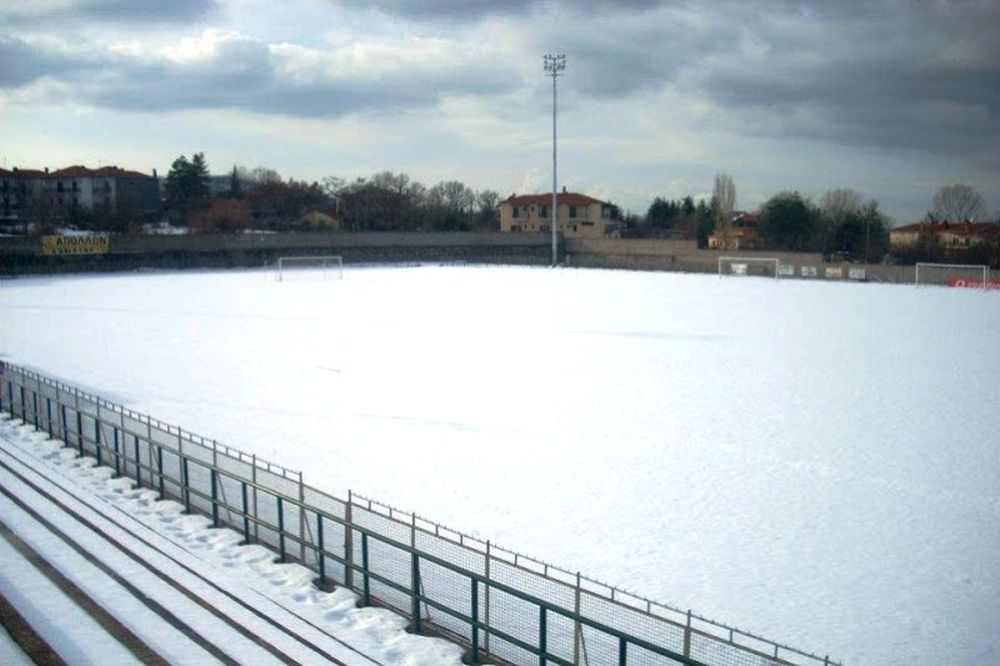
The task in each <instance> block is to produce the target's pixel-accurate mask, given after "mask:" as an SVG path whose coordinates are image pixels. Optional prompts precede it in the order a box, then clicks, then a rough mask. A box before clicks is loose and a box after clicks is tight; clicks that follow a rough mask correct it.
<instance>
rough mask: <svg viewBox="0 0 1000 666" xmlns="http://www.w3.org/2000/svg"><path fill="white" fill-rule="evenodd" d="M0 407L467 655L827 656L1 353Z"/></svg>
mask: <svg viewBox="0 0 1000 666" xmlns="http://www.w3.org/2000/svg"><path fill="white" fill-rule="evenodd" d="M0 411H3V412H6V413H9V415H10V417H11V418H13V419H20V420H22V421H23V422H24V423H26V424H30V425H33V426H34V427H35V428H36V429H38V430H43V431H45V432H47V433H48V435H49V436H50V437H52V438H55V439H58V440H61V441H62V442H63V443H64V445H65V446H69V447H73V448H74V449H76V450H77V452H78V454H79V455H80V456H93V457H95V458H96V459H97V462H98V464H99V465H107V466H109V467H113V468H114V470H115V473H116V474H117V475H121V476H127V477H130V478H133V479H135V481H136V483H137V484H138V485H139V486H142V487H147V488H151V489H154V490H156V491H158V492H159V494H160V496H161V497H162V498H169V499H172V500H176V501H178V502H181V503H183V504H184V506H185V509H186V510H187V511H189V512H197V513H200V514H203V515H205V516H207V517H209V518H210V519H211V520H212V522H213V524H214V525H215V526H218V527H228V528H231V529H234V530H236V531H239V532H241V533H242V534H243V537H244V540H245V541H246V542H247V543H259V544H263V545H265V546H267V547H269V548H272V549H273V550H274V551H275V553H276V555H277V558H278V560H280V561H285V562H297V563H299V564H302V565H304V566H306V567H309V568H310V569H312V570H313V571H314V572H315V573H316V574H317V579H316V584H317V585H319V586H320V587H322V588H324V589H331V588H332V587H334V586H343V587H347V588H349V589H351V590H353V591H354V592H355V593H357V594H358V595H359V597H360V600H359V605H378V606H382V607H385V608H388V609H391V610H393V611H395V612H397V613H399V614H401V615H403V616H405V617H407V618H408V619H409V620H410V630H411V631H415V632H418V633H425V634H432V635H433V634H437V635H441V636H444V637H447V638H449V639H451V640H454V641H457V642H459V643H460V644H462V645H463V646H465V647H466V648H467V654H466V658H467V661H468V662H470V663H473V664H476V663H503V664H515V665H517V666H521V665H524V666H527V665H528V664H535V663H538V664H546V663H554V664H561V665H567V666H575V665H577V664H586V665H590V664H595V665H602V666H603V665H604V664H621V665H624V664H626V663H628V664H685V665H691V666H698V665H701V664H711V665H715V664H719V665H721V666H729V665H733V666H737V665H739V666H743V665H748V666H749V665H755V666H756V665H761V666H764V665H777V666H784V665H788V664H803V665H810V666H818V665H820V664H822V665H824V666H829V665H834V666H839V664H838V662H835V661H833V660H831V659H830V658H829V657H828V656H823V657H821V656H818V655H815V654H810V653H808V652H805V651H802V650H798V649H796V648H793V647H790V646H788V645H783V644H781V643H777V642H775V641H772V640H769V639H766V638H764V637H762V636H758V635H756V634H753V633H751V632H749V631H744V630H742V629H738V628H736V627H731V626H728V625H725V624H723V623H720V622H716V621H714V620H711V619H709V618H706V617H703V616H700V615H698V614H696V613H693V612H691V611H690V610H682V609H679V608H675V607H672V606H669V605H666V604H662V603H659V602H655V601H652V600H650V599H647V598H644V597H642V596H640V595H637V594H633V593H631V592H628V591H625V590H622V589H620V588H617V587H615V586H613V585H609V584H607V583H602V582H599V581H597V580H594V579H592V578H588V577H586V576H582V575H581V574H580V573H579V572H571V571H567V570H566V569H562V568H559V567H557V566H554V565H552V564H548V563H546V562H543V561H540V560H537V559H534V558H532V557H528V556H526V555H523V554H520V553H517V552H515V551H511V550H508V549H505V548H501V547H498V546H496V545H494V544H492V543H491V542H490V541H484V540H482V539H478V538H476V537H472V536H469V535H467V534H463V533H462V532H459V531H456V530H453V529H450V528H448V527H445V526H444V525H440V524H438V523H435V522H433V521H429V520H426V519H424V518H422V517H420V516H417V515H415V514H413V513H410V512H407V511H401V510H399V509H396V508H394V507H391V506H389V505H386V504H382V503H380V502H377V501H375V500H372V499H369V498H366V497H362V496H360V495H357V494H354V493H352V492H350V491H349V492H348V495H347V498H346V499H344V498H338V497H335V496H333V495H331V494H329V493H327V492H325V491H322V490H319V489H316V488H313V487H312V486H309V485H307V484H306V483H305V482H304V480H303V476H302V473H301V472H299V471H293V470H290V469H287V468H285V467H283V466H281V465H277V464H275V463H272V462H269V461H267V460H264V459H261V458H259V457H257V456H256V455H254V454H250V453H246V452H244V451H240V450H239V449H235V448H232V447H229V446H225V445H222V444H220V443H218V442H217V441H215V440H213V439H208V438H205V437H201V436H199V435H196V434H194V433H190V432H187V431H185V430H183V429H182V428H179V427H176V426H173V425H170V424H167V423H163V422H162V421H159V420H157V419H155V418H152V417H150V416H147V415H145V414H141V413H139V412H136V411H133V410H131V409H129V408H127V407H124V406H122V405H119V404H117V403H114V402H111V401H109V400H105V399H104V398H101V397H100V396H97V395H93V394H91V393H88V392H86V391H83V390H80V389H78V388H76V387H73V386H71V385H69V384H66V383H63V382H60V381H58V380H55V379H53V378H51V377H47V376H45V375H43V374H41V373H38V372H35V371H32V370H29V369H27V368H23V367H20V366H17V365H13V364H4V363H2V362H0Z"/></svg>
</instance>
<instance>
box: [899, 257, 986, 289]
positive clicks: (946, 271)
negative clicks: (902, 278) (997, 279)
mask: <svg viewBox="0 0 1000 666" xmlns="http://www.w3.org/2000/svg"><path fill="white" fill-rule="evenodd" d="M989 276H990V267H989V266H986V265H985V264H935V263H930V262H919V263H918V264H917V268H916V270H915V271H914V278H913V280H914V284H916V285H917V286H918V287H923V286H927V285H937V286H942V287H967V288H973V289H980V288H981V289H984V290H985V289H988V288H989V285H990V280H989Z"/></svg>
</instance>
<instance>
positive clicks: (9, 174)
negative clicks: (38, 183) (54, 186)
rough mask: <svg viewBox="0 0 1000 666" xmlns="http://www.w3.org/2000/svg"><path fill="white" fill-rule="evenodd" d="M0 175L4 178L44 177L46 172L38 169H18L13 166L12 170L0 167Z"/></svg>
mask: <svg viewBox="0 0 1000 666" xmlns="http://www.w3.org/2000/svg"><path fill="white" fill-rule="evenodd" d="M0 176H3V177H4V178H45V177H46V176H48V174H47V173H45V172H44V171H39V170H38V169H18V168H16V167H15V168H14V169H13V170H12V171H8V170H7V169H0Z"/></svg>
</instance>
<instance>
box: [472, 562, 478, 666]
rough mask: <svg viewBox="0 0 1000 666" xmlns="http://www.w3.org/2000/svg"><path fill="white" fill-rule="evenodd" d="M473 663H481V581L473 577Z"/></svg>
mask: <svg viewBox="0 0 1000 666" xmlns="http://www.w3.org/2000/svg"><path fill="white" fill-rule="evenodd" d="M472 663H473V664H478V663H479V581H478V580H476V579H475V578H473V579H472Z"/></svg>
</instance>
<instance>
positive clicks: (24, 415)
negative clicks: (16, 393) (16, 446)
mask: <svg viewBox="0 0 1000 666" xmlns="http://www.w3.org/2000/svg"><path fill="white" fill-rule="evenodd" d="M24 404H25V399H24V384H21V423H24V424H25V425H27V423H28V413H27V408H26V407H25V406H24Z"/></svg>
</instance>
